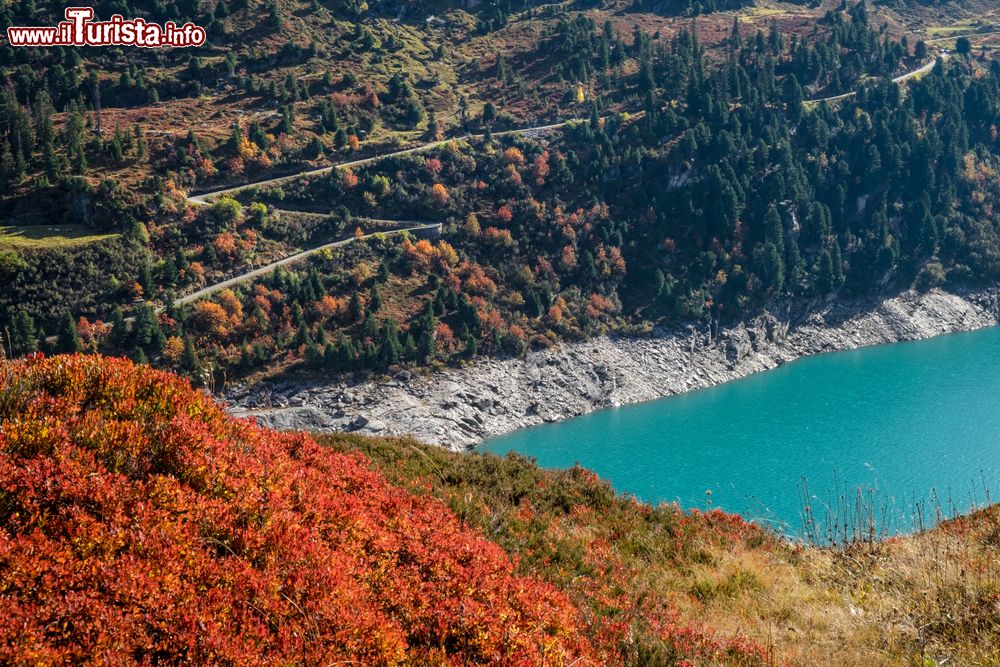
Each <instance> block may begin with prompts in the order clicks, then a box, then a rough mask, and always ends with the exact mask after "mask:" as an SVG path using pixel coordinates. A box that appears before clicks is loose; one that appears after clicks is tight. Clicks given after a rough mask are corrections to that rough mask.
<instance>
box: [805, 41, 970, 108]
mask: <svg viewBox="0 0 1000 667" xmlns="http://www.w3.org/2000/svg"><path fill="white" fill-rule="evenodd" d="M950 55H951V54H949V53H948V52H947V51H945V52H943V53H942V54H941V59H942V60H947V59H948V57H949V56H950ZM936 64H937V58H935V59H934V60H932V61H930V62H929V63H927V64H926V65H924V66H923V67H919V68H917V69H915V70H913V71H912V72H907V73H906V74H902V75H900V76H897V77H896V78H895V79H893V80H892V82H893V83H897V84H898V83H906V82H907V81H909V80H910V79H915V78H917V77H918V76H923V75H924V74H927V73H928V72H930V71H931V70H932V69H934V66H935V65H936ZM857 94H858V91H857V90H852V91H851V92H849V93H844V94H843V95H833V96H832V97H819V98H816V99H814V100H806V102H807V103H808V104H820V103H821V102H839V101H841V100H846V99H850V98H852V97H855V96H857Z"/></svg>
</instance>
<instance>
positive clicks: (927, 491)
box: [483, 327, 1000, 538]
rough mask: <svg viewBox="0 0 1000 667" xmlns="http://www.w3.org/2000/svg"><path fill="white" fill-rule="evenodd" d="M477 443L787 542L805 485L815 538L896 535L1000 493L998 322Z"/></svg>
mask: <svg viewBox="0 0 1000 667" xmlns="http://www.w3.org/2000/svg"><path fill="white" fill-rule="evenodd" d="M483 449H484V450H486V451H492V452H495V453H505V452H508V451H511V450H516V451H517V452H520V453H522V454H525V455H528V456H531V457H534V458H535V459H537V460H538V462H539V464H540V465H542V466H544V467H548V468H566V467H570V466H572V465H574V464H576V463H579V464H580V465H582V466H583V467H585V468H589V469H591V470H593V471H595V472H596V473H598V474H599V475H601V476H602V477H603V478H605V479H607V480H609V481H610V482H611V483H612V484H613V485H614V487H615V489H617V490H618V491H620V492H624V493H630V494H635V495H636V496H637V497H639V498H640V499H642V500H646V501H650V502H659V501H676V502H678V503H679V504H680V505H681V506H683V507H686V508H692V507H697V508H701V509H705V508H706V507H708V506H709V503H708V501H709V499H710V500H711V507H713V508H715V507H718V508H722V509H724V510H726V511H730V512H738V513H740V514H743V515H744V516H747V517H749V518H753V519H755V520H758V521H760V522H767V523H770V524H771V525H772V526H774V527H775V528H776V529H778V530H780V531H784V532H786V533H789V534H794V535H803V534H805V533H809V532H810V531H809V530H808V529H807V528H806V526H807V522H805V521H804V520H803V514H804V513H803V508H804V507H805V506H806V503H804V502H803V500H802V498H803V497H804V496H805V495H806V493H805V490H806V489H808V497H809V498H810V502H809V506H810V507H811V512H812V515H813V516H814V518H815V524H814V525H815V526H816V527H817V530H815V531H814V534H815V535H816V536H819V537H823V535H822V533H824V532H826V537H828V538H829V537H833V538H836V537H837V536H838V534H840V533H842V532H843V531H844V528H843V524H844V523H845V522H846V523H848V524H849V526H850V527H849V530H852V529H853V528H854V527H856V526H857V525H859V524H863V525H864V526H870V525H872V524H874V525H875V526H876V528H877V530H878V531H879V532H880V533H883V532H884V533H890V534H891V533H895V532H903V531H907V530H910V529H913V528H915V527H918V526H919V525H920V523H919V522H920V520H919V519H918V518H917V515H918V514H922V515H923V517H924V518H923V521H924V524H925V525H926V524H928V523H929V524H933V523H934V519H935V517H936V515H937V514H938V512H941V513H942V514H944V515H951V514H952V513H954V512H956V511H957V512H963V511H966V510H968V509H969V508H970V507H971V506H974V505H982V504H985V502H986V500H987V498H990V497H992V498H1000V328H997V327H994V328H989V329H983V330H980V331H975V332H970V333H959V334H952V335H947V336H940V337H937V338H933V339H930V340H925V341H917V342H909V343H898V344H893V345H883V346H878V347H871V348H866V349H862V350H855V351H850V352H837V353H832V354H826V355H820V356H815V357H809V358H806V359H802V360H799V361H796V362H793V363H789V364H786V365H784V366H782V367H780V368H777V369H775V370H773V371H768V372H765V373H759V374H756V375H753V376H750V377H748V378H745V379H742V380H736V381H734V382H730V383H727V384H723V385H720V386H717V387H713V388H710V389H704V390H700V391H695V392H691V393H688V394H683V395H680V396H674V397H670V398H664V399H660V400H656V401H651V402H648V403H642V404H638V405H632V406H626V407H622V408H615V409H609V410H602V411H600V412H595V413H592V414H589V415H585V416H582V417H577V418H574V419H571V420H569V421H566V422H562V423H557V424H545V425H541V426H537V427H533V428H529V429H524V430H521V431H517V432H514V433H511V434H508V435H506V436H502V437H499V438H495V439H493V440H490V441H488V442H487V443H486V444H485V445H484V446H483ZM859 490H860V491H861V498H862V500H863V502H861V503H860V504H859V502H858V492H859ZM707 491H711V495H710V496H709V494H707V493H706V492H707ZM989 492H992V496H989V495H988V494H989ZM859 506H860V507H861V510H860V511H859V509H858V508H859ZM859 516H860V517H862V519H861V520H860V521H858V517H859ZM837 517H839V521H837ZM833 523H837V524H839V525H841V528H840V530H839V531H836V530H832V529H831V528H830V525H831V524H833Z"/></svg>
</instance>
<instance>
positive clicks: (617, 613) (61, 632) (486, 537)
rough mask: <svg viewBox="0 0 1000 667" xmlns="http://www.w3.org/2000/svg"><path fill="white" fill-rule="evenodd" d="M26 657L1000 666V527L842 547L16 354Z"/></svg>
mask: <svg viewBox="0 0 1000 667" xmlns="http://www.w3.org/2000/svg"><path fill="white" fill-rule="evenodd" d="M0 519H2V521H0V662H3V663H5V664H8V663H9V664H79V663H85V662H97V661H104V662H109V663H112V664H117V665H124V664H148V663H150V662H156V663H176V662H191V663H194V664H218V665H224V664H275V663H276V662H281V663H289V664H292V663H294V664H302V665H327V664H331V662H333V663H336V662H337V661H352V660H353V661H360V662H362V663H363V664H385V665H390V664H435V665H437V664H464V665H469V664H510V665H538V664H552V665H570V664H576V665H634V666H640V665H642V666H649V667H653V666H660V665H707V664H732V665H771V664H792V665H821V664H830V665H859V666H860V665H880V664H885V665H900V664H913V665H930V664H962V665H977V664H995V663H996V661H997V660H998V659H1000V655H998V654H997V648H996V643H995V641H994V640H995V638H996V636H997V633H998V632H1000V612H998V601H1000V594H998V586H1000V581H998V578H997V570H996V567H995V563H996V560H997V557H998V548H1000V547H998V544H1000V542H998V540H997V534H998V533H1000V512H997V511H995V510H993V509H991V510H988V511H984V512H980V513H977V514H974V515H972V516H969V517H964V518H961V519H957V520H954V521H950V522H947V523H945V524H943V525H941V526H939V527H937V528H935V529H933V530H930V531H928V532H925V533H922V534H918V535H913V536H909V537H903V538H893V539H890V540H886V541H884V542H875V543H869V544H856V545H853V546H849V547H846V548H839V549H823V548H816V547H812V546H804V545H800V544H793V543H789V542H786V541H783V540H782V539H779V538H778V537H776V536H774V535H773V534H770V533H769V532H767V531H766V530H763V529H761V528H759V527H757V526H754V525H752V524H749V523H747V522H745V521H744V520H743V519H741V518H739V517H737V516H733V515H727V514H724V513H722V512H720V511H709V512H697V511H693V512H684V511H681V510H680V509H678V508H677V507H675V506H672V505H662V506H658V507H653V506H650V505H647V504H644V503H641V502H638V501H636V500H635V499H633V498H628V497H622V496H619V495H617V494H616V493H615V492H614V490H613V489H612V488H611V487H610V486H609V485H608V484H607V483H605V482H603V481H601V480H600V479H598V478H597V477H596V476H595V475H593V474H592V473H590V472H588V471H586V470H583V469H580V468H573V469H571V470H564V471H543V470H541V469H539V468H538V467H537V466H536V465H535V464H534V463H533V462H531V461H529V460H527V459H524V458H520V457H517V456H509V457H507V458H498V457H496V456H492V455H479V454H455V453H449V452H446V451H443V450H441V449H436V448H429V447H425V446H421V445H419V444H417V443H415V442H413V441H411V440H405V439H375V438H362V437H355V436H331V437H324V438H320V439H319V440H318V441H317V440H313V439H312V438H310V437H306V436H299V435H282V434H277V433H273V432H269V431H266V430H263V429H260V428H257V427H255V426H252V425H250V424H249V423H247V422H245V421H241V420H236V419H233V418H230V417H227V416H225V415H224V414H223V413H222V412H221V410H220V409H219V408H218V407H216V406H215V405H214V404H212V402H211V401H210V400H209V399H207V398H206V397H205V396H204V395H203V394H201V393H200V392H196V391H194V390H192V389H190V387H189V386H188V385H187V383H186V382H184V381H182V380H180V379H178V378H176V377H173V376H170V375H168V374H165V373H162V372H159V371H154V370H151V369H149V368H148V367H143V366H137V365H133V364H132V363H131V362H129V361H125V360H116V359H105V358H101V357H96V356H84V357H81V356H76V357H53V358H48V359H42V358H39V357H33V358H30V359H27V360H23V361H19V362H3V364H2V365H0Z"/></svg>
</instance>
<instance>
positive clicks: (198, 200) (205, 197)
mask: <svg viewBox="0 0 1000 667" xmlns="http://www.w3.org/2000/svg"><path fill="white" fill-rule="evenodd" d="M580 120H582V119H580V118H570V119H569V120H564V121H560V122H558V123H552V124H551V125H538V126H535V127H525V128H521V129H516V130H502V131H500V132H494V133H493V136H494V137H504V136H510V135H517V134H534V133H543V132H551V131H552V130H558V129H560V128H563V127H566V126H567V125H569V124H570V123H575V122H579V121H580ZM482 138H483V135H482V134H463V135H462V136H460V137H451V138H448V139H442V140H441V141H432V142H430V143H426V144H421V145H419V146H414V147H412V148H404V149H401V150H398V151H392V152H389V153H381V154H379V155H372V156H371V157H366V158H361V159H358V160H351V161H349V162H339V163H337V164H334V165H330V166H329V167H320V168H319V169H311V170H309V171H300V172H298V173H296V174H289V175H287V176H278V177H276V178H267V179H264V180H261V181H254V182H253V183H246V184H244V185H237V186H234V187H231V188H223V189H222V190H213V191H211V192H203V193H201V194H198V195H189V196H188V198H187V200H188V201H189V202H190V203H192V204H197V205H204V204H209V203H211V201H212V200H213V199H215V198H217V197H224V196H225V195H232V194H236V193H238V192H243V191H244V190H249V189H250V188H258V187H267V186H269V185H278V184H280V183H287V182H289V181H294V180H296V179H298V178H305V177H307V176H320V175H322V174H329V173H330V172H331V171H335V170H337V169H353V168H354V167H363V166H365V165H368V164H372V163H374V162H379V161H381V160H386V159H388V158H393V157H400V156H402V155H413V154H415V153H424V152H426V151H430V150H434V149H435V148H441V147H442V146H446V145H448V144H449V143H451V142H452V141H467V140H469V139H482Z"/></svg>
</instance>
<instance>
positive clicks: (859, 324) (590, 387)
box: [223, 287, 1000, 450]
mask: <svg viewBox="0 0 1000 667" xmlns="http://www.w3.org/2000/svg"><path fill="white" fill-rule="evenodd" d="M998 322H1000V288H996V287H991V288H984V289H976V290H963V291H957V292H945V291H942V290H936V289H935V290H931V291H929V292H926V293H917V292H904V293H901V294H898V295H896V296H892V297H888V298H883V299H858V300H852V301H839V300H823V301H819V300H814V301H810V302H804V303H798V304H794V305H792V304H789V305H787V306H785V307H784V308H783V309H780V310H770V311H766V312H763V313H760V314H758V315H756V316H754V317H752V318H749V319H747V320H745V321H742V322H739V323H736V324H733V325H730V326H722V327H721V328H720V329H719V330H718V331H717V332H715V334H714V335H713V334H712V332H711V331H710V328H709V327H708V325H707V324H699V325H686V326H677V327H673V328H670V329H666V330H657V331H655V332H654V334H653V335H651V336H649V337H646V338H624V337H615V336H601V337H598V338H595V339H593V340H590V341H586V342H582V343H563V344H561V345H559V346H557V347H553V348H550V349H547V350H542V351H537V352H529V353H528V354H527V355H526V357H525V358H524V359H490V358H483V359H477V360H476V362H475V363H472V364H469V365H467V366H464V367H461V368H449V369H444V370H440V371H434V372H432V373H428V374H426V375H419V374H414V373H411V372H409V371H402V372H400V373H398V374H397V375H396V376H395V377H394V378H391V379H389V380H383V381H380V382H366V383H351V382H346V381H344V380H343V379H333V380H329V381H327V380H323V379H322V378H312V379H309V380H293V379H284V380H277V381H275V382H270V383H264V384H261V385H258V386H253V387H248V386H235V387H233V388H231V389H229V390H227V391H226V392H225V393H224V395H223V399H224V400H225V401H227V402H228V403H229V410H230V412H232V413H233V414H236V415H239V416H252V417H254V418H255V419H257V421H259V422H260V423H262V424H264V425H266V426H270V427H272V428H276V429H284V430H305V431H316V432H334V431H350V432H358V433H365V434H378V435H412V436H414V437H415V438H417V439H418V440H421V441H423V442H426V443H431V444H436V445H440V446H443V447H447V448H449V449H454V450H462V449H469V448H472V447H474V446H476V445H477V444H479V443H481V442H483V441H484V440H487V439H489V438H491V437H494V436H498V435H502V434H505V433H509V432H511V431H514V430H517V429H520V428H525V427H528V426H534V425H537V424H541V423H545V422H555V421H560V420H563V419H569V418H571V417H576V416H579V415H583V414H586V413H589V412H593V411H595V410H600V409H604V408H610V407H616V406H621V405H627V404H632V403H639V402H643V401H648V400H653V399H657V398H663V397H667V396H673V395H677V394H681V393H684V392H688V391H692V390H696V389H703V388H706V387H711V386H714V385H718V384H721V383H723V382H728V381H730V380H735V379H739V378H742V377H746V376H748V375H751V374H753V373H758V372H761V371H765V370H769V369H772V368H775V367H777V366H780V365H782V364H785V363H787V362H790V361H794V360H795V359H799V358H801V357H805V356H810V355H814V354H821V353H825V352H835V351H840V350H850V349H857V348H861V347H867V346H871V345H879V344H885V343H895V342H902V341H910V340H920V339H925V338H931V337H933V336H937V335H941V334H947V333H954V332H959V331H971V330H974V329H980V328H983V327H987V326H993V325H996V324H997V323H998Z"/></svg>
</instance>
